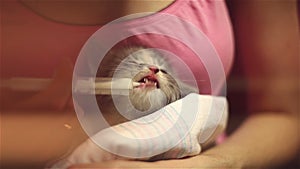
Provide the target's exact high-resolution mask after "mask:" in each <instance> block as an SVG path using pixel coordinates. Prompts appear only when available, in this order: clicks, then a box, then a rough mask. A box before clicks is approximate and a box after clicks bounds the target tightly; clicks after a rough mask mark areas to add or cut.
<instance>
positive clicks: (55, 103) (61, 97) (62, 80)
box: [14, 57, 74, 111]
mask: <svg viewBox="0 0 300 169" xmlns="http://www.w3.org/2000/svg"><path fill="white" fill-rule="evenodd" d="M73 65H74V64H73V63H72V62H71V60H70V59H68V58H65V57H62V60H61V61H60V63H59V65H58V67H57V69H56V71H55V75H54V77H53V81H52V82H51V84H49V86H47V88H46V89H44V90H42V91H40V92H39V93H37V94H35V95H34V96H32V97H30V98H28V99H24V100H22V101H20V102H19V103H17V104H16V105H14V108H16V109H23V110H24V109H25V110H26V109H27V110H45V109H46V110H58V111H60V110H64V109H66V108H72V107H73V103H72V99H71V97H72V95H71V94H72V75H73Z"/></svg>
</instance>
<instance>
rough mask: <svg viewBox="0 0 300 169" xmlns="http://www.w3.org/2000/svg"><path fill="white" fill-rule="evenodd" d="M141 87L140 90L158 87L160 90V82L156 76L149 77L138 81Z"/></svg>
mask: <svg viewBox="0 0 300 169" xmlns="http://www.w3.org/2000/svg"><path fill="white" fill-rule="evenodd" d="M138 82H139V83H140V84H141V85H140V86H138V88H144V87H156V88H159V82H158V80H157V78H156V77H155V76H154V75H148V76H145V77H143V78H142V79H141V80H139V81H138Z"/></svg>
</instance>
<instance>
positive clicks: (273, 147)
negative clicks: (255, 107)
mask: <svg viewBox="0 0 300 169" xmlns="http://www.w3.org/2000/svg"><path fill="white" fill-rule="evenodd" d="M298 131H299V121H298V117H296V116H295V117H292V116H288V115H284V113H282V114H280V113H262V114H261V115H253V116H252V117H250V118H249V119H248V120H247V121H245V123H244V124H243V125H242V126H241V127H240V128H239V129H238V130H237V131H236V132H235V133H233V134H232V135H231V136H230V137H229V138H228V140H227V141H226V142H224V144H221V145H219V146H216V147H215V148H212V149H210V150H208V151H206V152H204V153H203V155H217V156H219V155H222V156H223V157H224V158H225V159H228V160H230V161H234V162H236V163H235V164H231V165H233V167H234V166H236V167H240V166H242V168H247V167H249V168H250V167H251V168H252V167H253V168H256V167H257V168H263V167H271V166H278V165H281V164H284V163H286V162H288V161H289V160H291V159H292V158H293V157H295V154H296V153H297V151H298V150H299V143H300V141H299V135H298V134H299V133H298Z"/></svg>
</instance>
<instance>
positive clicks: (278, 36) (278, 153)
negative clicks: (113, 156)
mask: <svg viewBox="0 0 300 169" xmlns="http://www.w3.org/2000/svg"><path fill="white" fill-rule="evenodd" d="M229 4H230V9H231V15H232V19H233V26H234V31H235V38H236V39H235V40H236V47H237V53H236V54H237V56H238V57H242V60H243V64H244V69H245V72H246V77H245V78H246V80H247V83H248V88H247V91H248V100H249V102H248V107H250V108H251V110H250V111H251V112H252V113H251V114H250V116H249V117H248V118H247V119H246V120H245V122H244V123H243V124H242V125H241V126H240V127H239V128H238V129H237V130H236V131H235V132H234V133H233V134H232V135H231V136H230V137H229V138H228V139H227V140H226V141H225V142H224V143H223V144H221V145H218V146H215V147H213V148H211V149H209V150H207V151H205V152H203V153H202V154H200V155H198V156H195V157H191V158H186V159H179V160H167V161H157V162H141V161H110V162H105V163H94V164H81V165H76V166H72V167H70V169H77V168H110V169H111V168H114V169H115V168H147V169H150V168H213V167H215V168H222V169H226V168H228V169H229V168H230V169H232V168H273V167H278V166H280V165H284V164H285V163H287V162H288V161H290V160H291V159H293V158H294V157H295V156H296V154H297V152H298V151H299V147H300V140H299V137H297V136H298V135H297V133H298V132H299V107H298V106H297V105H298V103H299V86H298V85H299V30H298V21H297V5H296V1H284V2H282V1H241V0H233V1H230V2H229ZM297 60H298V61H297Z"/></svg>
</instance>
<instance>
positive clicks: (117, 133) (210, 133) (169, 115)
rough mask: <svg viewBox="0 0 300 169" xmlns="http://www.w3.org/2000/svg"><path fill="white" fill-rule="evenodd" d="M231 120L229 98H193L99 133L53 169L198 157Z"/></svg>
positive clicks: (198, 96)
mask: <svg viewBox="0 0 300 169" xmlns="http://www.w3.org/2000/svg"><path fill="white" fill-rule="evenodd" d="M227 117H228V106H227V100H226V98H225V97H217V96H209V95H199V94H189V95H187V96H186V97H184V98H182V99H180V100H177V101H176V102H173V103H171V104H169V105H167V106H165V107H164V108H162V109H160V110H158V111H156V112H154V113H152V114H150V115H147V116H144V117H141V118H139V119H136V120H133V121H129V122H126V123H122V124H119V125H116V126H112V127H110V128H107V129H104V130H102V131H100V132H98V133H97V134H95V135H94V136H93V137H91V138H90V139H88V140H87V141H85V142H84V143H82V144H81V145H80V146H79V147H77V148H76V149H75V151H73V152H72V153H71V155H70V156H68V157H67V158H65V159H63V160H61V161H59V162H58V163H56V164H55V165H53V166H52V167H51V168H60V169H62V168H67V167H68V166H70V165H74V164H79V163H92V162H101V161H107V160H113V159H138V160H154V159H155V160H160V159H172V158H173V159H174V158H183V157H188V156H194V155H198V154H199V153H200V152H201V150H202V148H203V147H206V146H208V145H210V144H211V143H213V142H214V141H215V140H216V138H217V136H218V135H219V134H221V133H222V132H223V131H224V129H225V127H226V124H227Z"/></svg>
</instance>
